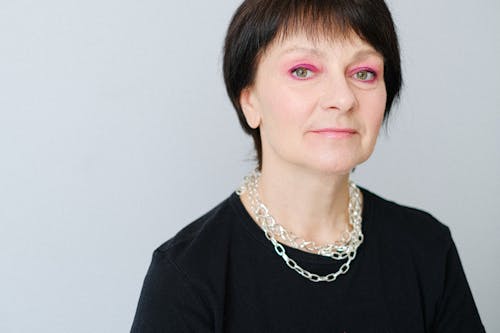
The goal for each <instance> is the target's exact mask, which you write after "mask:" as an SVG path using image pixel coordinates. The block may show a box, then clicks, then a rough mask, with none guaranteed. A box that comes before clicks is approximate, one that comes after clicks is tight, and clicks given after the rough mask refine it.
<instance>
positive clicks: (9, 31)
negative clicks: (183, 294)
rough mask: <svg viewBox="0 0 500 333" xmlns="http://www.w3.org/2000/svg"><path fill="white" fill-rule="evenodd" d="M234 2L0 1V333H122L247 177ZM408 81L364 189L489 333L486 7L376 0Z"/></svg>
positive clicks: (494, 221)
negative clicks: (168, 257)
mask: <svg viewBox="0 0 500 333" xmlns="http://www.w3.org/2000/svg"><path fill="white" fill-rule="evenodd" d="M238 2H239V1H237V0H231V1H228V0H224V1H199V0H196V1H194V0H185V1H182V2H180V3H179V2H173V1H153V0H150V1H132V0H120V1H118V0H106V1H102V0H101V1H96V0H86V1H83V0H80V1H77V0H64V1H63V0H59V1H57V0H46V1H28V0H17V1H13V0H0V295H1V296H0V332H4V333H8V332H125V331H128V330H129V328H130V324H131V321H132V318H133V314H134V311H135V307H136V304H137V299H138V296H139V291H140V287H141V284H142V280H143V278H144V275H145V273H146V269H147V267H148V265H149V262H150V258H151V253H152V251H153V249H154V248H155V247H157V246H158V245H160V244H161V243H162V242H163V241H165V240H166V239H168V238H169V237H171V236H172V235H173V234H174V233H175V232H176V231H177V230H179V229H180V228H181V227H182V226H183V225H185V224H186V223H188V222H190V221H191V220H193V219H194V218H196V217H198V216H199V215H201V214H202V213H204V212H205V211H207V210H208V209H209V208H211V207H212V206H213V205H215V204H216V203H218V202H219V201H221V200H222V199H223V198H225V197H226V196H227V195H229V194H230V192H231V191H233V190H234V189H235V188H236V187H237V185H238V184H239V182H240V180H241V178H242V177H243V175H245V174H246V173H247V172H248V171H249V170H251V169H252V168H253V163H252V161H251V157H252V146H251V142H250V139H249V138H247V137H246V136H244V135H243V133H242V131H241V130H240V129H239V125H238V123H237V119H236V117H235V114H234V112H233V110H232V109H231V107H230V104H229V102H228V100H227V98H226V96H225V90H224V87H223V83H222V79H221V73H220V72H221V71H220V67H221V46H222V40H223V36H224V32H225V29H226V26H227V24H228V21H229V18H230V16H231V14H232V13H233V11H234V9H235V8H236V6H237V4H238ZM390 5H391V8H392V10H393V14H394V17H395V21H396V22H397V24H398V26H399V33H400V37H401V44H402V49H403V61H404V74H405V80H406V86H405V90H404V93H403V96H402V101H401V103H400V104H399V106H398V107H397V108H396V109H395V110H394V117H393V118H392V120H391V122H390V124H389V129H388V131H387V133H382V134H381V138H380V141H379V144H378V147H377V150H376V152H375V154H374V156H372V158H371V160H370V161H369V162H368V163H366V164H365V165H363V166H361V167H360V168H358V169H357V171H356V174H355V177H354V178H355V179H356V180H357V181H358V182H359V183H360V184H361V185H363V186H366V187H368V188H369V189H371V190H373V191H375V192H377V193H378V194H380V195H382V196H385V197H387V198H391V199H395V200H397V201H398V202H401V203H404V204H407V205H412V206H417V207H421V208H424V209H425V210H427V211H429V212H431V213H432V214H433V215H435V216H436V217H437V218H439V219H440V220H441V221H442V222H444V223H445V224H447V225H448V226H449V227H450V228H451V230H452V233H453V237H454V239H455V241H456V243H457V245H458V249H459V252H460V255H461V258H462V262H463V264H464V266H465V271H466V274H467V276H468V279H469V283H470V285H471V288H472V291H473V294H474V296H475V299H476V302H477V305H478V307H479V310H480V313H481V316H482V319H483V322H484V324H485V326H486V328H487V330H488V331H489V332H499V331H500V320H499V316H498V312H497V311H496V309H497V308H498V301H497V300H498V299H500V288H499V285H498V281H499V280H500V271H499V267H498V264H499V263H500V258H499V252H500V248H499V242H498V237H499V236H500V232H499V231H500V227H499V223H498V218H497V216H498V214H497V211H498V205H499V204H500V200H499V194H498V188H499V185H500V182H499V177H498V175H497V173H498V170H500V161H499V154H498V153H499V142H500V140H499V134H498V130H497V128H498V126H499V125H500V121H499V120H500V119H499V114H500V110H499V107H500V97H499V96H500V94H499V93H498V91H499V79H500V66H499V60H498V54H499V53H500V38H498V33H496V32H497V31H500V20H499V18H500V17H499V13H500V2H498V1H496V0H489V1H488V0H482V1H452V0H446V1H435V0H432V1H431V0H420V1H413V0H404V1H403V0H392V1H391V2H390Z"/></svg>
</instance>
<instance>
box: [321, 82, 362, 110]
mask: <svg viewBox="0 0 500 333" xmlns="http://www.w3.org/2000/svg"><path fill="white" fill-rule="evenodd" d="M348 80H349V79H348V78H346V77H345V76H344V75H331V76H329V77H328V78H325V79H324V81H325V82H324V85H323V94H322V96H321V99H320V106H321V108H322V109H323V110H337V111H342V112H346V111H349V110H351V109H352V108H354V106H355V105H356V104H357V99H356V95H355V93H354V91H353V87H352V86H351V85H350V83H349V81H348Z"/></svg>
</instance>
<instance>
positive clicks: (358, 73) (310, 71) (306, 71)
mask: <svg viewBox="0 0 500 333" xmlns="http://www.w3.org/2000/svg"><path fill="white" fill-rule="evenodd" d="M318 72H319V70H318V69H317V68H316V67H314V66H312V65H298V66H294V67H293V68H292V69H291V70H290V74H291V75H292V77H294V78H295V79H298V80H308V79H311V78H312V77H314V76H315V75H316V74H318ZM349 76H350V77H351V78H353V79H354V80H356V81H359V82H364V83H371V82H374V81H375V80H376V79H377V77H378V74H377V71H376V70H374V69H372V68H370V67H361V68H356V69H354V70H353V71H351V72H350V74H349Z"/></svg>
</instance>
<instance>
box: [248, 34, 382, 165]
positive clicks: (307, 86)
mask: <svg viewBox="0 0 500 333" xmlns="http://www.w3.org/2000/svg"><path fill="white" fill-rule="evenodd" d="M383 73H384V61H383V58H382V56H381V55H380V54H379V53H377V52H376V51H375V50H374V49H373V47H371V46H370V45H369V44H367V43H366V42H364V41H362V40H361V39H360V38H359V37H358V36H356V35H353V36H352V38H350V39H345V40H344V39H339V40H338V41H336V42H332V41H331V40H329V39H319V40H318V41H311V39H309V38H307V36H305V35H295V36H291V37H289V38H287V39H285V40H283V41H278V42H275V43H273V44H272V45H270V46H269V48H268V49H267V50H266V52H265V53H264V54H263V55H262V57H261V59H260V62H259V64H258V68H257V73H256V78H255V81H254V84H253V85H252V86H250V87H248V88H246V89H245V90H244V91H243V92H242V94H241V98H240V102H241V105H242V108H243V111H244V113H245V117H246V119H247V122H248V123H249V125H250V126H251V127H253V128H256V127H260V133H261V138H262V154H263V170H265V169H266V166H267V164H271V163H272V164H273V166H283V167H290V166H293V167H299V168H306V169H309V170H314V171H319V172H321V173H325V172H326V173H339V174H345V173H349V172H350V171H351V170H352V168H353V167H355V166H356V165H358V164H360V163H362V162H364V161H365V160H366V159H368V157H369V156H370V155H371V153H372V152H373V149H374V147H375V142H376V139H377V136H378V132H379V129H380V126H381V124H382V120H383V116H384V109H385V105H386V97H387V96H386V89H385V83H384V77H383Z"/></svg>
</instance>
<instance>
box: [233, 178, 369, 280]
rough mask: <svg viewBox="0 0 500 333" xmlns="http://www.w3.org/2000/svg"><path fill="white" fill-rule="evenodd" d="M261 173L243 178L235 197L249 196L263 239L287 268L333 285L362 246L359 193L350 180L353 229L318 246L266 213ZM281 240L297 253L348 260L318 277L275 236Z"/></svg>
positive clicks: (345, 271) (350, 221)
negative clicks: (261, 186) (260, 197)
mask: <svg viewBox="0 0 500 333" xmlns="http://www.w3.org/2000/svg"><path fill="white" fill-rule="evenodd" d="M259 179H260V172H259V171H257V170H255V171H254V172H252V173H251V174H250V175H248V176H246V177H245V178H244V181H243V184H242V185H241V186H240V188H239V189H238V190H237V191H236V193H237V194H238V195H240V196H241V195H243V194H244V193H247V194H248V198H249V201H250V206H251V208H252V210H253V213H254V214H255V219H256V221H257V223H258V224H259V225H260V226H261V228H262V230H263V231H264V234H265V236H266V238H267V239H268V240H269V241H270V242H271V243H272V244H273V246H274V250H275V251H276V253H277V254H278V255H279V256H280V257H281V258H282V259H283V261H284V262H285V263H286V265H287V266H288V267H289V268H290V269H292V270H294V271H295V272H297V273H298V274H300V275H301V276H303V277H304V278H306V279H308V280H310V281H312V282H332V281H335V280H336V279H337V277H338V276H339V275H340V274H345V273H347V271H348V270H349V268H350V265H351V262H352V261H353V260H354V258H356V253H357V249H358V247H359V246H360V245H361V243H363V239H364V237H363V233H362V230H361V222H362V202H361V200H362V199H361V191H360V190H359V188H358V187H357V186H356V184H354V183H353V182H352V181H349V223H350V225H351V226H352V230H351V231H350V232H349V231H348V230H346V231H345V232H344V233H343V235H342V238H341V239H340V240H338V241H335V242H334V243H330V244H326V245H323V246H319V245H317V244H316V243H315V242H313V241H307V240H305V239H303V238H301V237H299V236H296V235H295V234H293V233H292V232H290V231H287V230H286V229H285V228H284V227H283V226H281V225H280V224H278V223H277V222H276V221H275V220H274V218H273V217H272V216H271V215H270V214H269V210H268V208H267V207H266V206H265V205H264V204H263V203H262V202H261V201H260V199H259V193H258V185H259ZM275 236H277V237H278V238H281V239H282V240H284V241H285V242H288V243H289V244H291V245H292V247H295V248H297V249H300V250H306V251H309V252H313V253H317V254H319V255H323V256H327V257H331V258H332V259H334V260H344V259H347V261H346V262H345V263H343V264H342V266H340V268H339V270H338V271H337V272H334V273H330V274H327V275H322V276H321V275H318V274H315V273H311V272H309V271H307V270H306V269H304V268H302V267H301V266H300V265H299V264H297V262H296V261H295V260H293V259H292V258H290V257H289V256H288V255H287V254H286V251H285V248H284V247H283V245H281V244H280V243H279V242H278V241H277V240H276V237H275Z"/></svg>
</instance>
